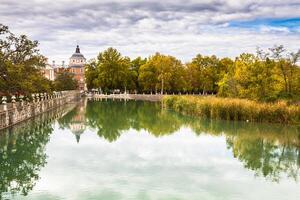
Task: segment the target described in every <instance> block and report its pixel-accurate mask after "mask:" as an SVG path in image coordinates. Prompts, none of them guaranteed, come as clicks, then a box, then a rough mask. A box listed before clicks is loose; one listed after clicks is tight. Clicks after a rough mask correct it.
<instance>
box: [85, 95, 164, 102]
mask: <svg viewBox="0 0 300 200" xmlns="http://www.w3.org/2000/svg"><path fill="white" fill-rule="evenodd" d="M163 96H164V95H160V94H108V95H106V94H87V97H88V98H92V99H124V100H142V101H161V100H162V99H163Z"/></svg>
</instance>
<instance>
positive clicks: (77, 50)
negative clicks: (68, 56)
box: [75, 44, 80, 53]
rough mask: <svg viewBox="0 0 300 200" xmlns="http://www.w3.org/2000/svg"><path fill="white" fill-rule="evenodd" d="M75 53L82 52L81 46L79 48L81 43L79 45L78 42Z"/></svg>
mask: <svg viewBox="0 0 300 200" xmlns="http://www.w3.org/2000/svg"><path fill="white" fill-rule="evenodd" d="M75 53H80V48H79V45H78V44H77V47H76V51H75Z"/></svg>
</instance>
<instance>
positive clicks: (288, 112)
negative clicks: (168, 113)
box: [163, 96, 300, 124]
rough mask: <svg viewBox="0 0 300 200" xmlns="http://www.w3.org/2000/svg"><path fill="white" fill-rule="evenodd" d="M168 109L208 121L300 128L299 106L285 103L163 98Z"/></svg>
mask: <svg viewBox="0 0 300 200" xmlns="http://www.w3.org/2000/svg"><path fill="white" fill-rule="evenodd" d="M163 103H164V105H165V106H166V107H167V108H170V109H173V110H175V111H177V112H180V113H182V114H186V115H191V116H198V117H201V118H209V119H222V120H238V121H249V122H269V123H283V124H300V106H295V105H294V106H292V105H288V104H287V103H286V102H278V103H261V102H256V101H250V100H245V99H232V98H218V97H195V96H166V97H164V98H163Z"/></svg>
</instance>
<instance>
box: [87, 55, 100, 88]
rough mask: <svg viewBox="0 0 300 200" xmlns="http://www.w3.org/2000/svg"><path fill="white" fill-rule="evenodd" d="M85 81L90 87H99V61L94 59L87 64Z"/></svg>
mask: <svg viewBox="0 0 300 200" xmlns="http://www.w3.org/2000/svg"><path fill="white" fill-rule="evenodd" d="M84 75H85V81H86V84H87V88H88V89H93V88H97V87H98V86H97V77H98V74H97V63H96V61H95V60H94V59H93V60H91V61H90V62H89V63H88V64H87V65H86V66H85V73H84Z"/></svg>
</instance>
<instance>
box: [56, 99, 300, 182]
mask: <svg viewBox="0 0 300 200" xmlns="http://www.w3.org/2000/svg"><path fill="white" fill-rule="evenodd" d="M59 124H60V126H61V127H62V128H69V129H70V130H71V131H72V132H73V133H74V134H75V136H76V138H77V141H79V137H80V136H79V135H81V134H82V133H83V132H84V130H85V128H86V127H89V128H92V129H93V130H95V131H96V132H97V134H98V136H99V137H101V138H104V139H105V140H107V141H109V142H113V141H116V140H117V139H118V138H119V137H120V136H121V135H122V134H123V133H125V132H126V131H127V130H129V129H131V128H132V129H135V130H138V131H139V130H142V129H144V130H146V131H148V132H149V133H150V134H151V135H153V136H155V137H161V136H166V135H170V134H172V133H174V132H176V131H178V130H180V128H182V127H189V128H191V129H192V130H193V132H194V133H195V134H197V135H201V134H209V135H215V136H225V137H226V143H227V148H228V149H231V150H232V153H233V155H234V157H235V158H237V159H239V160H240V161H241V162H243V163H244V166H245V167H246V168H248V169H251V170H254V171H255V172H256V175H257V176H264V177H266V178H267V179H269V180H271V181H276V182H278V181H279V180H280V178H281V177H282V176H287V177H290V178H292V179H294V180H295V181H297V178H298V175H299V167H300V151H299V150H300V128H299V127H297V126H282V125H274V124H272V125H271V124H251V123H243V122H228V121H215V120H214V121H211V120H198V119H193V118H191V117H186V116H182V115H178V114H177V113H174V112H172V111H169V110H166V109H162V107H161V104H159V103H151V102H143V101H116V100H115V101H112V100H107V101H105V100H103V101H102V102H101V103H99V102H98V101H88V102H86V100H85V101H82V102H81V103H80V104H79V105H78V106H77V107H76V108H75V109H74V110H72V111H71V112H70V113H68V114H67V115H65V116H64V117H63V118H61V119H60V120H59Z"/></svg>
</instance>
